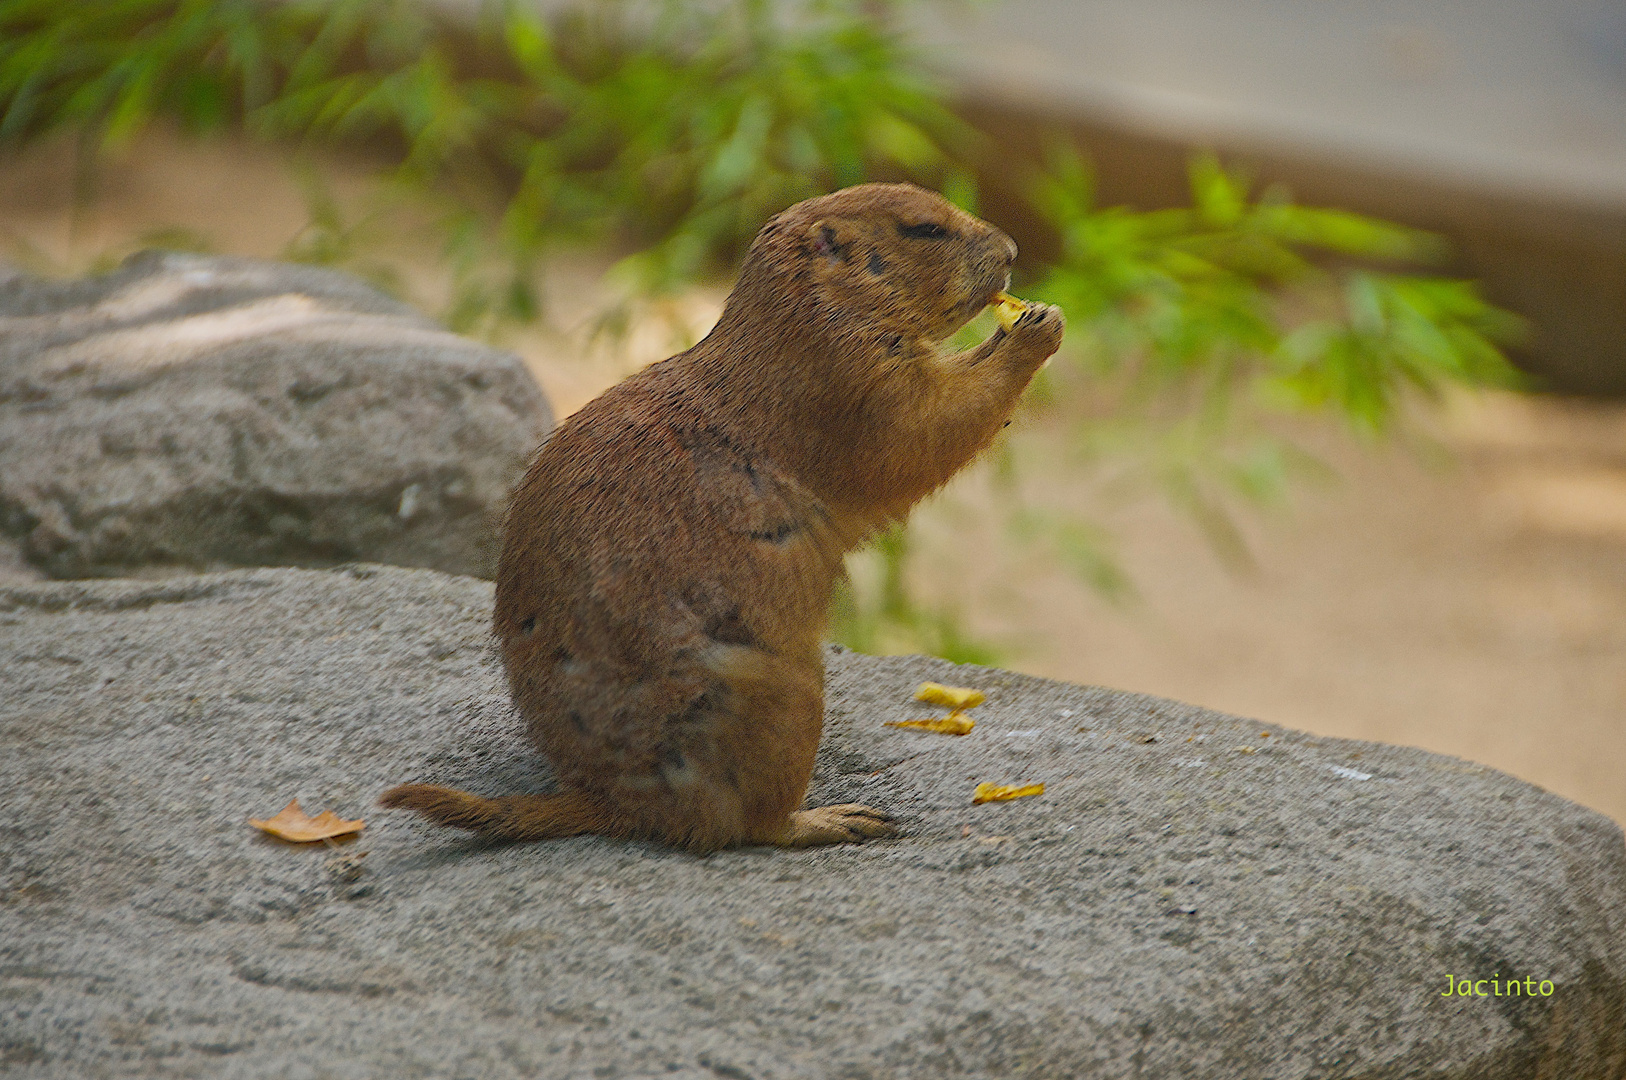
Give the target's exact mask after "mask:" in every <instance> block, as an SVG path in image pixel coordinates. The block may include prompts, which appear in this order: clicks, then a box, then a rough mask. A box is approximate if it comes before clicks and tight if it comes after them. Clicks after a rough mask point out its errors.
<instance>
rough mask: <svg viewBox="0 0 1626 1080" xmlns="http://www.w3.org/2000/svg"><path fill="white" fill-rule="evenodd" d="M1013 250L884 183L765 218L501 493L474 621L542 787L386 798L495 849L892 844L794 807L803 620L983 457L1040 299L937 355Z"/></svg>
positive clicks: (1028, 345)
mask: <svg viewBox="0 0 1626 1080" xmlns="http://www.w3.org/2000/svg"><path fill="white" fill-rule="evenodd" d="M933 226H935V227H937V228H938V229H941V230H942V233H943V235H942V236H934V235H930V234H931V232H932V228H931V227H933ZM1015 255H1016V247H1015V245H1014V244H1012V243H1011V241H1010V239H1009V238H1007V237H1006V236H1005V235H1004V234H1003V233H1001V232H999V231H998V230H997V229H995V228H993V227H992V226H990V225H988V224H987V223H985V222H983V221H980V220H978V219H977V218H975V217H972V216H971V215H969V214H966V213H964V212H962V211H960V210H958V209H956V208H955V207H954V206H952V205H950V204H949V203H948V202H946V201H944V200H943V199H941V198H939V197H938V196H936V195H934V194H932V193H930V192H927V191H923V190H921V189H919V188H915V187H911V186H908V185H903V184H894V185H888V184H866V185H863V186H861V187H854V188H848V189H846V190H843V191H838V192H836V193H834V194H832V195H826V196H824V197H822V198H817V199H810V200H808V201H806V202H803V203H798V204H797V205H796V206H793V207H791V208H790V209H788V210H786V211H785V212H784V213H782V214H780V215H778V216H777V217H775V218H773V219H772V220H771V221H769V222H768V224H767V225H766V226H764V227H763V229H762V231H761V232H760V233H759V234H758V235H757V238H756V241H755V242H754V243H753V244H752V246H751V250H750V253H749V254H748V255H747V256H746V259H745V265H744V267H743V268H742V270H741V272H740V278H739V282H738V284H737V285H736V286H735V288H734V291H733V293H732V294H731V295H730V296H729V298H728V302H727V304H726V306H725V307H724V309H723V314H722V317H721V319H719V320H718V323H717V325H716V327H715V328H714V329H713V330H712V332H711V333H710V334H709V335H708V336H707V337H706V339H705V340H704V341H702V342H700V344H698V345H696V346H695V347H694V348H692V349H690V350H688V351H687V352H685V353H682V354H680V355H678V356H674V357H672V358H671V359H669V360H666V361H663V362H662V363H659V364H655V365H653V366H651V367H649V368H647V369H645V370H644V371H642V372H639V373H638V374H637V375H634V376H633V377H632V378H630V379H628V380H626V381H625V382H623V383H621V384H620V385H618V386H616V387H614V388H612V389H611V390H609V391H608V392H606V393H605V394H604V395H602V396H601V397H599V398H598V399H596V400H595V401H593V402H592V403H590V404H589V405H587V406H586V407H585V408H583V409H582V410H581V411H580V412H578V413H576V414H575V415H574V416H572V417H571V418H570V419H569V420H568V421H567V422H566V423H564V424H563V425H562V426H561V427H560V428H559V429H558V431H557V432H555V433H554V435H553V437H552V438H551V439H550V440H549V441H548V442H547V443H546V445H545V446H544V447H543V449H542V451H541V452H540V453H539V454H538V455H537V458H536V460H535V462H534V463H533V464H532V465H531V468H530V471H529V473H528V474H527V475H526V477H525V479H524V480H523V481H522V482H521V483H520V485H519V488H518V489H517V491H516V492H515V494H514V500H513V505H512V507H511V509H510V511H509V516H508V525H507V532H506V537H505V544H504V549H503V553H502V559H501V561H500V563H499V565H498V569H497V597H496V614H495V619H494V622H495V629H496V633H497V636H498V638H499V639H500V641H501V644H502V654H503V661H504V664H505V666H506V668H507V671H508V680H509V685H510V687H511V689H512V691H513V695H514V700H515V701H516V703H517V704H518V706H519V709H520V712H521V713H522V714H523V715H524V716H525V718H526V720H527V722H528V723H529V725H530V729H531V733H532V735H533V737H534V738H535V740H536V742H537V743H538V745H539V746H540V747H541V748H542V750H543V752H544V753H545V754H547V756H548V758H549V759H550V760H551V761H552V762H553V764H554V766H555V767H556V768H557V770H558V773H559V781H560V783H561V785H562V787H563V788H564V793H563V794H559V795H540V796H513V797H508V798H501V799H485V798H480V797H478V796H474V795H469V794H466V793H464V792H460V791H453V790H451V789H449V788H440V787H432V786H428V785H422V784H408V785H403V786H401V787H397V788H393V789H392V790H390V791H388V792H386V793H385V794H384V796H383V800H382V801H383V803H384V805H386V806H403V807H411V808H413V809H416V810H418V811H420V812H422V813H424V814H426V815H427V816H429V817H430V818H432V819H434V820H435V821H438V822H441V823H442V824H446V825H451V826H454V827H457V828H463V829H470V830H473V831H476V832H479V833H482V834H485V835H489V836H494V837H504V838H510V839H544V838H548V837H559V836H572V835H577V834H581V833H596V834H601V835H607V836H618V837H651V838H655V839H659V840H662V841H665V842H667V843H671V844H676V845H679V846H682V847H686V848H689V849H692V850H697V851H709V850H713V849H716V848H721V847H725V846H728V845H731V844H741V843H759V844H778V845H782V846H787V847H798V846H805V845H811V844H827V843H839V842H843V841H861V840H863V839H865V838H866V837H875V836H889V835H895V833H896V829H895V827H894V826H893V824H892V821H891V819H890V818H888V817H887V816H886V815H885V814H883V813H880V812H878V811H875V810H871V809H869V808H868V807H863V806H857V805H844V806H826V807H820V808H817V809H813V810H801V809H799V807H800V806H801V803H802V799H803V796H804V795H805V793H806V789H807V783H808V780H809V778H810V777H811V775H812V770H813V756H814V753H815V751H816V750H817V748H818V744H819V736H820V732H821V728H822V723H823V714H824V701H823V696H824V690H823V678H824V671H823V663H822V656H821V652H820V641H821V640H822V637H823V634H824V630H825V622H826V608H827V606H828V604H829V601H830V591H831V588H832V586H833V585H834V583H835V581H836V579H837V576H838V575H839V574H840V573H841V572H842V556H843V554H844V553H845V552H847V551H849V550H851V549H852V548H853V547H854V546H855V545H857V544H859V543H861V542H862V541H863V540H864V539H865V538H866V537H868V536H870V535H872V534H873V533H874V532H875V531H876V530H878V529H881V528H884V527H885V526H887V525H888V524H890V523H892V522H895V521H900V520H902V519H903V517H904V516H905V515H906V514H907V513H908V511H909V508H910V507H911V506H913V505H914V503H915V502H917V501H918V500H919V499H920V498H922V497H923V496H925V495H926V494H928V493H929V492H931V491H932V490H934V489H935V488H937V487H938V486H939V485H941V484H942V483H943V482H944V481H946V480H947V479H948V478H949V477H951V476H953V475H954V473H956V472H957V471H959V469H960V468H961V467H962V466H964V465H965V464H966V463H967V462H969V461H970V460H971V459H972V458H973V457H974V456H975V455H976V454H977V453H978V452H979V451H981V450H982V449H983V448H984V447H986V446H987V445H988V443H989V442H990V441H991V440H992V439H993V437H994V436H995V434H997V433H998V431H999V429H1000V427H1001V426H1002V425H1003V424H1004V423H1005V421H1006V418H1007V417H1009V415H1010V413H1011V410H1012V408H1013V407H1014V406H1015V403H1016V399H1017V396H1018V395H1019V394H1020V393H1021V392H1022V389H1023V388H1024V387H1025V386H1026V385H1027V384H1028V381H1029V380H1030V379H1031V378H1032V377H1033V373H1034V372H1035V371H1037V370H1038V369H1039V367H1040V366H1041V365H1042V364H1043V363H1044V361H1045V359H1046V358H1047V357H1048V356H1050V354H1051V353H1053V352H1055V351H1056V348H1057V347H1058V346H1059V345H1060V342H1061V335H1062V318H1061V313H1060V312H1059V311H1058V310H1057V309H1055V308H1053V307H1049V306H1047V305H1042V304H1037V305H1033V306H1032V307H1031V308H1030V309H1029V311H1028V312H1027V313H1026V314H1024V315H1023V316H1022V318H1021V319H1020V320H1019V321H1018V323H1017V324H1016V326H1015V327H1014V328H1013V329H1012V330H1011V331H1010V332H1009V333H1007V332H1006V331H1003V330H1000V331H996V332H995V333H994V335H993V336H992V337H991V338H989V339H988V340H987V341H985V342H984V343H983V344H981V345H979V346H977V347H975V348H973V349H969V350H967V351H965V352H962V353H958V354H954V355H944V354H943V353H942V352H941V350H940V346H939V342H941V341H942V340H943V339H944V338H945V337H946V336H948V335H949V334H950V333H952V332H953V331H954V330H956V329H958V328H959V327H960V326H962V325H963V324H964V323H965V322H966V321H967V320H968V319H970V318H971V317H972V316H973V315H975V314H976V313H977V312H978V311H980V310H982V309H983V308H984V307H985V306H986V305H987V304H988V303H989V301H990V300H992V299H993V297H994V296H995V295H996V294H997V293H998V292H999V291H1000V290H1001V289H1003V288H1005V287H1006V285H1007V283H1008V281H1009V270H1010V265H1011V261H1012V259H1014V257H1015Z"/></svg>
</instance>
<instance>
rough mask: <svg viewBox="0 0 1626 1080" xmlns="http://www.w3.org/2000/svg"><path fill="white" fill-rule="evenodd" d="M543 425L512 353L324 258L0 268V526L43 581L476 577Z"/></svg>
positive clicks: (147, 257) (171, 256)
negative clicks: (265, 574) (294, 570)
mask: <svg viewBox="0 0 1626 1080" xmlns="http://www.w3.org/2000/svg"><path fill="white" fill-rule="evenodd" d="M550 426H551V419H550V417H549V413H548V407H547V403H546V401H545V400H544V399H543V397H542V392H541V390H540V389H539V388H538V387H537V385H536V383H535V381H534V380H533V379H532V378H531V376H530V375H529V373H528V372H527V371H526V370H525V367H524V365H523V364H522V363H521V362H520V360H519V359H518V358H517V357H515V356H512V355H510V354H508V353H503V352H498V351H496V350H493V349H491V348H488V347H486V346H484V345H481V344H479V343H477V342H472V341H467V340H465V339H463V338H459V337H457V336H456V335H454V334H451V333H448V332H447V331H445V330H443V329H441V328H440V327H439V326H437V325H435V324H434V323H432V322H430V321H429V320H427V319H425V318H423V317H421V316H419V315H416V314H414V313H413V312H412V311H411V310H410V309H409V308H406V307H404V306H403V305H401V304H399V303H397V302H395V301H394V300H391V299H389V298H388V297H385V296H383V295H382V294H380V293H378V292H376V291H374V290H373V289H371V288H370V287H368V286H366V285H364V284H363V283H361V282H360V281H357V280H355V279H354V278H351V277H348V276H346V275H344V274H340V273H336V272H334V271H330V270H319V269H313V268H310V267H302V266H291V265H286V264H281V263H269V262H259V261H255V260H249V259H235V258H218V257H210V256H201V255H186V254H177V253H159V252H147V253H144V254H141V255H137V256H135V257H133V258H131V259H130V260H128V261H127V262H126V263H125V264H124V265H123V266H121V267H120V268H119V269H118V270H116V271H114V272H113V273H111V274H107V275H104V276H102V277H96V278H89V279H84V280H79V281H68V282H44V281H39V280H35V279H31V278H26V277H12V278H10V279H9V280H4V281H0V534H9V535H10V536H11V537H15V538H17V539H18V540H19V541H20V544H21V549H22V551H23V554H24V556H25V557H26V558H27V559H28V561H30V562H31V563H33V564H34V565H36V566H38V567H40V568H42V569H43V570H45V571H47V572H48V573H50V574H51V575H53V576H56V577H88V576H100V575H118V574H125V573H131V572H141V571H150V570H155V569H162V568H165V567H168V568H175V567H183V568H184V567H196V568H201V567H211V566H221V565H228V566H229V565H258V564H272V565H303V566H320V565H332V564H334V563H338V562H344V561H350V560H355V559H367V560H369V561H374V562H388V563H399V564H403V565H407V566H429V567H435V568H437V569H442V570H447V571H451V572H456V573H465V574H479V575H484V576H490V574H491V572H492V567H493V565H494V561H495V545H496V532H497V529H496V526H497V523H498V520H499V517H500V513H501V510H502V507H503V505H504V501H505V500H506V498H507V494H508V490H509V488H510V486H511V485H512V484H513V482H514V481H515V480H516V479H517V478H518V475H519V473H520V472H521V471H522V470H523V468H524V465H525V462H526V460H527V458H528V457H529V455H530V454H531V452H532V451H533V450H534V449H535V448H536V445H537V443H538V441H539V440H540V439H541V438H542V436H543V435H544V434H545V433H546V431H547V430H548V428H549V427H550Z"/></svg>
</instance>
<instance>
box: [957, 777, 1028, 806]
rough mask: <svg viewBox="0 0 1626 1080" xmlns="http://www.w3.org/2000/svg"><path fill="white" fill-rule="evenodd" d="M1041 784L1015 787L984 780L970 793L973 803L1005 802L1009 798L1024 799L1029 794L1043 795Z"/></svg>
mask: <svg viewBox="0 0 1626 1080" xmlns="http://www.w3.org/2000/svg"><path fill="white" fill-rule="evenodd" d="M1043 794H1044V785H1043V784H1023V785H1022V786H1021V787H1015V786H1011V785H1006V784H990V783H987V782H986V781H984V782H983V783H981V784H978V785H977V790H976V791H974V792H972V793H971V801H972V802H974V803H985V802H1006V801H1007V800H1010V799H1025V798H1027V797H1028V796H1029V795H1043Z"/></svg>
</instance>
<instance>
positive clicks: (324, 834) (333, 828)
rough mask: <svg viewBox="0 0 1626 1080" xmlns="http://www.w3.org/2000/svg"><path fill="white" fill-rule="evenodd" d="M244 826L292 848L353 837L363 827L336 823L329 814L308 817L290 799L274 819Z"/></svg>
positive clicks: (359, 823)
mask: <svg viewBox="0 0 1626 1080" xmlns="http://www.w3.org/2000/svg"><path fill="white" fill-rule="evenodd" d="M248 823H249V824H250V825H252V826H254V827H255V828H256V829H263V830H264V831H266V832H268V833H270V834H271V835H272V836H276V837H281V838H282V839H284V840H292V841H293V842H294V843H296V844H310V843H315V842H316V841H318V840H326V839H327V838H328V837H330V836H344V835H345V834H347V833H357V832H360V831H361V830H362V829H363V828H365V827H366V824H367V823H366V822H364V821H340V820H339V816H338V815H337V814H335V813H334V812H333V811H331V810H323V811H322V812H321V813H320V814H317V815H316V816H315V817H311V816H309V815H308V814H306V813H305V811H303V810H301V809H300V808H299V800H298V799H290V800H289V801H288V805H287V806H284V807H283V808H282V809H281V810H279V811H277V814H276V816H274V817H270V818H267V819H266V820H264V821H260V820H258V819H256V818H249V819H248Z"/></svg>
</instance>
